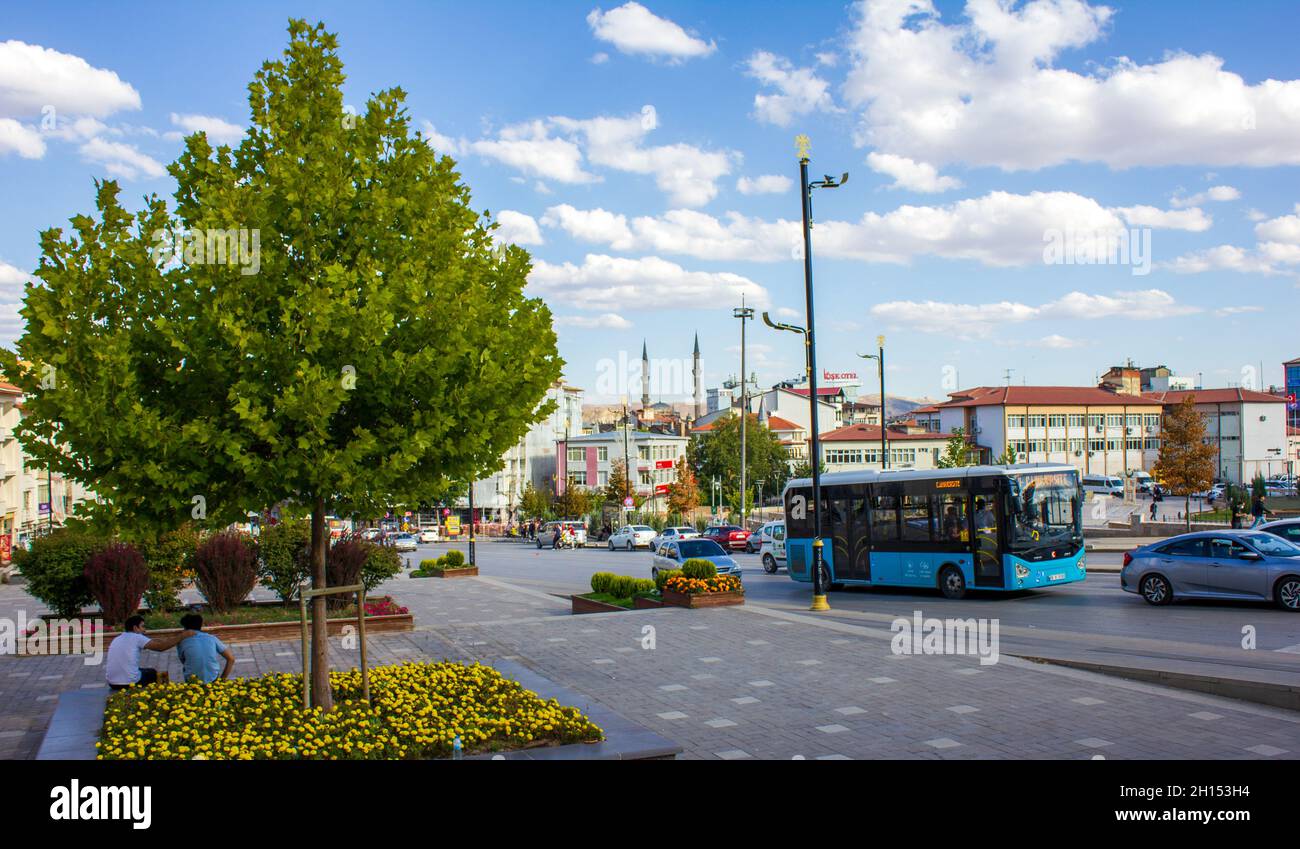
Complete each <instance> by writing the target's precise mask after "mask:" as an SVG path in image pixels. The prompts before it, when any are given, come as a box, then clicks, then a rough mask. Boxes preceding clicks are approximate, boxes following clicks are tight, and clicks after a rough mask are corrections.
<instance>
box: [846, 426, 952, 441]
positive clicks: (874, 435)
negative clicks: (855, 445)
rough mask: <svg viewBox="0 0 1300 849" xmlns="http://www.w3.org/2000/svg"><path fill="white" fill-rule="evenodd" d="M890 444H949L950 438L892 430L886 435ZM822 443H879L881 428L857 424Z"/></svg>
mask: <svg viewBox="0 0 1300 849" xmlns="http://www.w3.org/2000/svg"><path fill="white" fill-rule="evenodd" d="M885 437H886V439H888V440H889V441H890V442H904V441H909V440H929V441H931V442H934V441H939V442H947V441H948V439H949V438H950V437H949V436H947V435H945V434H942V433H908V432H907V431H905V430H901V429H895V428H892V427H891V428H890V429H889V430H888V431H887V432H886V434H885ZM821 441H822V442H879V441H880V427H879V426H877V425H865V424H855V425H848V426H846V427H841V428H837V429H836V430H832V431H831V432H829V433H823V434H822V435H821Z"/></svg>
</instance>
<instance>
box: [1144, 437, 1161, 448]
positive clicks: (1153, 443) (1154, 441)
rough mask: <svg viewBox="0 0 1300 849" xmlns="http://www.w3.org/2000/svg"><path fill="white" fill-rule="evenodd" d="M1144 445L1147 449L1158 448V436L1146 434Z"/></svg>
mask: <svg viewBox="0 0 1300 849" xmlns="http://www.w3.org/2000/svg"><path fill="white" fill-rule="evenodd" d="M1145 447H1146V449H1147V450H1148V451H1159V450H1160V438H1159V437H1157V436H1148V437H1147V438H1146V441H1145Z"/></svg>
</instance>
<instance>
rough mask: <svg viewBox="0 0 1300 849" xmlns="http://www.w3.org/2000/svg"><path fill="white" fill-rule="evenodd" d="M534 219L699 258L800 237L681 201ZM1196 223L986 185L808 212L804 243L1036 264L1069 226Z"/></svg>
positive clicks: (834, 255)
mask: <svg viewBox="0 0 1300 849" xmlns="http://www.w3.org/2000/svg"><path fill="white" fill-rule="evenodd" d="M542 223H543V224H545V225H547V226H552V227H559V228H561V229H564V230H566V231H567V232H569V233H570V235H572V236H574V237H575V238H578V239H582V240H584V241H588V242H592V243H596V244H602V245H606V246H607V247H609V248H610V249H612V250H618V251H634V250H635V251H652V252H654V253H659V254H681V255H686V256H692V257H695V258H697V259H706V260H725V261H731V260H745V261H752V262H781V261H787V260H798V259H799V258H800V257H801V254H800V253H799V250H801V247H802V244H803V237H802V231H801V228H800V224H799V222H797V221H792V220H786V219H778V220H776V221H765V220H763V219H759V218H750V217H747V216H745V215H742V214H741V213H739V212H728V213H726V214H725V215H724V216H723V217H721V218H717V217H714V216H712V215H708V214H706V213H702V212H697V211H693V210H687V209H674V210H670V211H668V212H666V213H664V214H662V215H659V216H642V217H638V218H633V219H630V220H629V219H627V218H626V217H624V216H621V215H616V214H614V213H610V212H606V211H605V210H576V209H573V208H572V207H567V206H566V207H552V208H551V210H548V213H547V216H545V217H543V219H542ZM1133 226H1142V227H1151V228H1161V229H1182V230H1191V231H1200V230H1203V229H1204V228H1205V227H1207V226H1208V219H1207V218H1206V216H1204V214H1203V213H1202V212H1201V211H1200V210H1180V211H1177V212H1165V211H1163V210H1158V209H1156V208H1155V207H1120V208H1115V209H1108V208H1106V207H1104V206H1102V205H1101V204H1099V203H1098V202H1097V201H1096V200H1094V199H1092V198H1088V197H1084V196H1082V195H1078V194H1075V193H1073V192H1031V193H1029V194H1024V195H1020V194H1012V193H1009V192H990V193H989V194H987V195H984V196H982V197H977V198H967V199H963V200H960V201H956V202H954V203H951V204H946V205H943V206H913V205H905V206H900V207H898V208H897V209H894V210H891V211H889V212H886V213H883V214H882V213H876V212H869V213H867V214H865V215H863V216H862V218H860V219H859V220H857V221H836V220H818V222H817V226H816V228H814V230H813V251H814V253H815V255H817V256H819V257H822V258H826V259H856V260H861V261H864V262H888V263H898V264H903V263H908V262H911V261H912V260H913V259H915V258H917V257H921V256H937V257H943V258H945V259H969V260H975V261H977V262H980V263H982V264H984V265H988V266H993V267H1009V266H1025V265H1034V264H1041V263H1042V262H1043V248H1044V245H1045V237H1046V235H1047V232H1048V231H1049V230H1056V231H1063V232H1069V233H1071V234H1072V236H1073V241H1074V243H1075V245H1076V246H1077V245H1078V244H1079V243H1080V242H1095V243H1096V245H1098V246H1101V245H1104V244H1106V240H1109V239H1113V238H1114V234H1116V233H1118V232H1120V231H1124V230H1126V229H1127V228H1128V227H1133Z"/></svg>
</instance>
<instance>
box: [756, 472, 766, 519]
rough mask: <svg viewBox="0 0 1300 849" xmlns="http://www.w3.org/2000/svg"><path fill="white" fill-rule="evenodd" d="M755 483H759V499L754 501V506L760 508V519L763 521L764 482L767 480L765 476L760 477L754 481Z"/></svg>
mask: <svg viewBox="0 0 1300 849" xmlns="http://www.w3.org/2000/svg"><path fill="white" fill-rule="evenodd" d="M754 483H756V484H758V501H756V502H755V503H754V506H756V507H757V508H758V521H760V522H762V521H763V484H764V483H766V480H765V479H764V478H759V479H758V480H756V481H754Z"/></svg>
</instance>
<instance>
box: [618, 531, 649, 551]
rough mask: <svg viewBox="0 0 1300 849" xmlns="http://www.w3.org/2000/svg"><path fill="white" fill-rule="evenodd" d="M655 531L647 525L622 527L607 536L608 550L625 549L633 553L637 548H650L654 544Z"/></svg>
mask: <svg viewBox="0 0 1300 849" xmlns="http://www.w3.org/2000/svg"><path fill="white" fill-rule="evenodd" d="M654 538H655V529H654V528H652V527H650V526H649V525H624V526H623V527H621V528H619V529H618V530H617V531H615V532H614V533H612V534H610V536H609V550H610V551H613V550H614V549H616V548H626V549H627V550H628V551H635V550H636V549H638V548H642V547H644V548H650V547H651V543H653V542H654Z"/></svg>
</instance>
